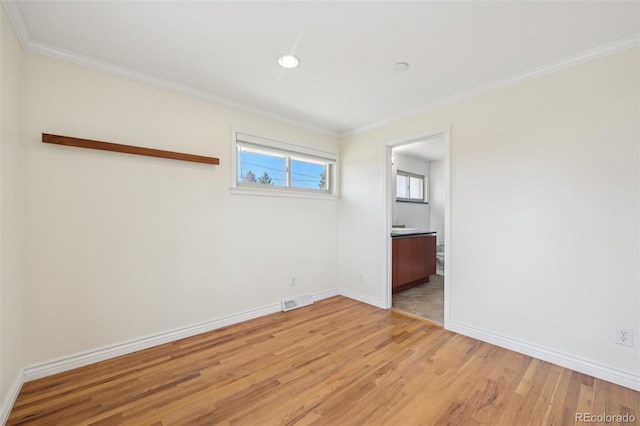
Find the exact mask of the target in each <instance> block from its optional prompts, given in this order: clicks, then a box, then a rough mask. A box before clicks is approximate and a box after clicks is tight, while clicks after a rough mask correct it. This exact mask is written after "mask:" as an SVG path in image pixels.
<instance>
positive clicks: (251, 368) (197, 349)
mask: <svg viewBox="0 0 640 426" xmlns="http://www.w3.org/2000/svg"><path fill="white" fill-rule="evenodd" d="M576 413H593V414H602V413H607V414H611V415H618V414H625V413H629V414H632V415H634V416H636V418H637V419H638V420H636V421H640V419H639V418H640V393H638V392H635V391H632V390H629V389H626V388H623V387H620V386H617V385H614V384H611V383H608V382H604V381H602V380H598V379H594V378H593V377H590V376H586V375H584V374H580V373H577V372H573V371H571V370H568V369H565V368H562V367H558V366H556V365H552V364H549V363H546V362H543V361H540V360H536V359H533V358H531V357H527V356H524V355H521V354H517V353H514V352H511V351H508V350H505V349H501V348H498V347H496V346H493V345H490V344H487V343H483V342H480V341H477V340H474V339H470V338H467V337H464V336H462V335H457V334H454V333H451V332H448V331H446V330H444V329H442V328H441V327H437V326H434V325H432V324H430V323H428V322H425V321H420V320H418V319H415V318H411V317H409V316H404V315H399V314H397V313H395V312H392V311H387V310H381V309H377V308H374V307H372V306H369V305H365V304H362V303H359V302H356V301H353V300H350V299H347V298H344V297H334V298H331V299H327V300H323V301H319V302H316V303H314V304H313V305H311V306H308V307H305V308H303V309H298V310H294V311H290V312H287V313H277V314H273V315H268V316H265V317H261V318H258V319H255V320H251V321H247V322H244V323H241V324H236V325H233V326H229V327H225V328H223V329H219V330H215V331H212V332H209V333H203V334H200V335H197V336H193V337H189V338H186V339H182V340H180V341H176V342H172V343H168V344H165V345H161V346H157V347H154V348H150V349H147V350H144V351H140V352H136V353H133V354H130V355H125V356H122V357H118V358H115V359H111V360H107V361H104V362H100V363H97V364H93V365H89V366H86V367H82V368H78V369H76V370H72V371H68V372H65V373H61V374H57V375H55V376H50V377H46V378H43V379H40V380H36V381H32V382H29V383H26V384H25V385H24V386H23V388H22V390H21V392H20V395H19V396H18V400H17V401H16V404H15V405H14V408H13V410H12V412H11V414H10V417H9V420H8V423H7V424H8V425H102V426H107V425H136V426H137V425H153V426H168V425H207V426H210V425H215V424H219V425H336V424H339V425H436V424H450V425H464V426H470V425H511V424H516V425H521V424H523V425H524V424H533V425H538V424H549V425H564V424H574V423H575V415H576ZM613 424H616V423H613Z"/></svg>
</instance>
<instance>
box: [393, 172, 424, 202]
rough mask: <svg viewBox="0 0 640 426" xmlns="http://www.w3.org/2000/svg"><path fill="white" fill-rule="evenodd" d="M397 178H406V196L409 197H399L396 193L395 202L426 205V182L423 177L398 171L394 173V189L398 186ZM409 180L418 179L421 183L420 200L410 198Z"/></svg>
mask: <svg viewBox="0 0 640 426" xmlns="http://www.w3.org/2000/svg"><path fill="white" fill-rule="evenodd" d="M398 176H404V177H406V178H407V194H409V197H399V196H398V194H397V191H396V201H406V202H410V203H426V202H427V180H426V178H425V177H424V176H423V175H419V174H416V173H411V172H405V171H404V170H398V171H397V172H396V187H397V185H398ZM411 178H415V179H420V180H421V181H422V197H421V198H411V197H410V195H411V190H410V186H409V185H410V182H411Z"/></svg>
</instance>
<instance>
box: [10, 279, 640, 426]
mask: <svg viewBox="0 0 640 426" xmlns="http://www.w3.org/2000/svg"><path fill="white" fill-rule="evenodd" d="M334 296H344V297H348V298H350V299H353V300H357V301H359V302H363V303H366V304H368V305H372V306H375V307H378V308H381V309H384V308H383V306H382V301H381V300H379V299H376V298H373V297H371V296H367V295H365V294H362V293H358V292H355V291H351V290H346V289H342V288H335V289H330V290H325V291H322V292H319V293H315V294H313V295H312V297H313V300H314V301H318V300H322V299H327V298H329V297H334ZM279 311H280V303H274V304H271V305H268V306H263V307H261V308H257V309H251V310H248V311H245V312H242V313H239V314H234V315H228V316H225V317H222V318H218V319H215V320H212V321H208V322H205V323H201V324H196V325H192V326H189V327H184V328H180V329H176V330H171V331H168V332H164V333H159V334H156V335H152V336H148V337H143V338H140V339H135V340H131V341H128V342H124V343H119V344H115V345H111V346H105V347H102V348H97V349H94V350H89V351H85V352H81V353H77V354H73V355H69V356H65V357H61V358H58V359H55V360H51V361H47V362H44V363H41V364H37V365H34V366H31V367H27V368H25V369H24V373H23V374H20V376H19V377H18V379H16V382H15V383H14V385H13V386H12V388H11V391H10V392H9V394H8V395H7V397H6V398H5V400H4V401H3V405H2V407H1V408H2V412H1V414H2V417H0V420H2V419H6V418H7V417H8V416H9V412H10V411H11V407H13V404H14V403H15V400H16V398H17V396H18V393H19V392H20V388H21V387H22V384H23V383H24V382H28V381H31V380H35V379H39V378H42V377H47V376H50V375H53V374H57V373H62V372H64V371H68V370H72V369H74V368H78V367H83V366H85V365H89V364H93V363H95V362H99V361H104V360H107V359H111V358H115V357H117V356H121V355H126V354H129V353H133V352H136V351H139V350H142V349H147V348H150V347H153V346H158V345H162V344H164V343H169V342H173V341H176V340H180V339H184V338H186V337H191V336H194V335H196V334H200V333H205V332H208V331H211V330H215V329H218V328H222V327H227V326H229V325H233V324H237V323H240V322H243V321H247V320H251V319H254V318H258V317H261V316H264V315H269V314H272V313H275V312H279ZM447 329H448V330H450V331H453V332H456V333H460V334H463V335H465V336H468V337H472V338H474V339H478V340H481V341H483V342H487V343H491V344H494V345H496V346H500V347H503V348H506V349H509V350H512V351H515V352H519V353H522V354H525V355H529V356H532V357H534V358H537V359H541V360H543V361H547V362H551V363H553V364H556V365H559V366H562V367H566V368H570V369H572V370H575V371H578V372H581V373H584V374H588V375H590V376H593V377H597V378H599V379H602V380H606V381H608V382H611V383H615V384H618V385H620V386H624V387H627V388H630V389H634V390H638V391H640V375H636V374H632V373H629V372H626V371H622V370H617V369H615V368H611V367H608V366H605V365H601V364H598V363H595V362H592V361H588V360H584V359H581V358H577V357H575V356H572V355H568V354H564V353H561V352H558V351H555V350H552V349H549V348H545V347H541V346H538V345H534V344H531V343H529V342H525V341H522V340H518V339H514V338H511V337H509V336H504V335H501V334H498V333H494V332H490V331H487V330H482V329H480V328H476V327H473V326H469V325H466V324H461V323H458V322H455V321H451V322H450V323H449V326H448V327H447ZM0 424H2V423H0Z"/></svg>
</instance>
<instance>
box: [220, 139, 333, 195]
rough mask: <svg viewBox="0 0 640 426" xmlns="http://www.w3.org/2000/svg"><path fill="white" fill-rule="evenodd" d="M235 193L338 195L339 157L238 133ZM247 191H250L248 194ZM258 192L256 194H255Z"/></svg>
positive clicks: (235, 143)
mask: <svg viewBox="0 0 640 426" xmlns="http://www.w3.org/2000/svg"><path fill="white" fill-rule="evenodd" d="M234 134H235V138H234V139H235V141H234V145H235V146H234V154H235V161H234V163H235V166H236V167H235V170H234V172H233V174H234V176H233V181H232V190H240V192H245V193H247V192H251V191H252V190H255V191H254V192H253V193H257V194H261V195H265V194H266V195H269V194H268V193H267V192H271V193H278V192H279V193H280V194H282V193H288V194H289V195H294V196H295V195H296V194H298V195H299V194H302V195H305V194H306V195H312V194H317V195H336V194H335V192H336V191H335V188H337V184H336V159H337V158H336V157H337V155H336V154H334V153H330V152H324V151H320V150H316V149H313V148H308V147H303V146H297V145H292V144H287V143H284V142H279V141H274V140H270V139H265V138H261V137H257V136H251V135H247V134H243V133H237V132H235V133H234ZM246 190H248V191H246ZM256 191H257V192H256Z"/></svg>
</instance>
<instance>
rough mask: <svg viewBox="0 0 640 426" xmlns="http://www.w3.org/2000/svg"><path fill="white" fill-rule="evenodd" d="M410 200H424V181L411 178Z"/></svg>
mask: <svg viewBox="0 0 640 426" xmlns="http://www.w3.org/2000/svg"><path fill="white" fill-rule="evenodd" d="M409 198H414V199H418V200H421V199H422V179H421V178H416V177H413V176H411V177H409Z"/></svg>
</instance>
